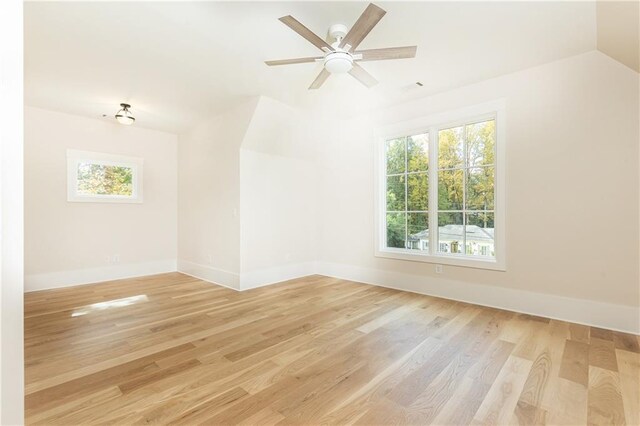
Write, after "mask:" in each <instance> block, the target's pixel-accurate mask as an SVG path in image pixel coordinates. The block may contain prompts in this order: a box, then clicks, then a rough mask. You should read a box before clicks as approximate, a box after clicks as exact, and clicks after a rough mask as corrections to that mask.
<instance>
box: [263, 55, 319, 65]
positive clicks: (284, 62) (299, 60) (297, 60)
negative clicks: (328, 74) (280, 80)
mask: <svg viewBox="0 0 640 426" xmlns="http://www.w3.org/2000/svg"><path fill="white" fill-rule="evenodd" d="M317 59H322V56H314V57H309V58H295V59H279V60H277V61H264V63H265V64H267V65H269V66H270V67H272V66H275V65H289V64H304V63H307V62H315V61H316V60H317Z"/></svg>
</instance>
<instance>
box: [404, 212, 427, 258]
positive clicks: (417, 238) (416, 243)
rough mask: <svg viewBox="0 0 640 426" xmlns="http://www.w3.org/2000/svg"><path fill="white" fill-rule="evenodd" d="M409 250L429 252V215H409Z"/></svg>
mask: <svg viewBox="0 0 640 426" xmlns="http://www.w3.org/2000/svg"><path fill="white" fill-rule="evenodd" d="M407 234H408V238H407V248H409V249H412V250H429V217H428V215H427V213H407Z"/></svg>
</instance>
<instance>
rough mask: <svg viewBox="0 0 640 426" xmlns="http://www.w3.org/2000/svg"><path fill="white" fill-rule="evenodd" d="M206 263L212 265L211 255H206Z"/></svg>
mask: <svg viewBox="0 0 640 426" xmlns="http://www.w3.org/2000/svg"><path fill="white" fill-rule="evenodd" d="M207 262H209V264H211V263H213V256H211V254H208V255H207Z"/></svg>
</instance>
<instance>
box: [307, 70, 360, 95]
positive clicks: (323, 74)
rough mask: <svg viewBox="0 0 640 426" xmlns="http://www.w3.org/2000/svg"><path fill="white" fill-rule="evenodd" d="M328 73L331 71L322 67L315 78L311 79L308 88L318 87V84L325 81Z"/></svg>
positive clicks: (320, 84)
mask: <svg viewBox="0 0 640 426" xmlns="http://www.w3.org/2000/svg"><path fill="white" fill-rule="evenodd" d="M354 65H355V64H354ZM330 75H331V73H330V72H329V71H327V70H326V69H324V68H323V69H322V71H320V74H318V76H317V77H316V79H315V80H313V83H311V86H309V90H314V89H318V88H319V87H320V86H322V85H323V84H324V82H325V81H327V78H329V76H330Z"/></svg>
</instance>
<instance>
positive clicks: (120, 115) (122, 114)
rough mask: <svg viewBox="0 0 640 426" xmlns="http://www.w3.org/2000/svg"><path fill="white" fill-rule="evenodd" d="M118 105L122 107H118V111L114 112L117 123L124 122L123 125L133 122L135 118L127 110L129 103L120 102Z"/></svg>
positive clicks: (129, 106)
mask: <svg viewBox="0 0 640 426" xmlns="http://www.w3.org/2000/svg"><path fill="white" fill-rule="evenodd" d="M120 106H121V107H122V109H120V111H118V112H117V113H116V120H118V123H120V124H124V125H125V126H130V125H132V124H133V122H134V121H136V119H135V118H134V117H133V114H131V111H129V108H131V105H129V104H120Z"/></svg>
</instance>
